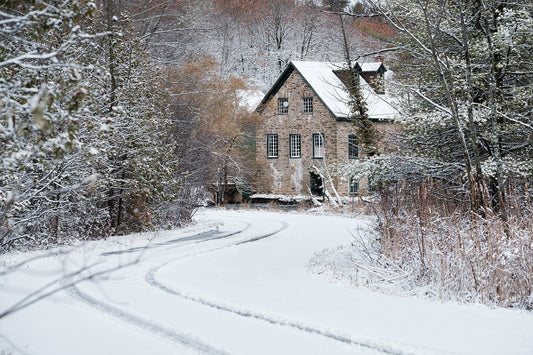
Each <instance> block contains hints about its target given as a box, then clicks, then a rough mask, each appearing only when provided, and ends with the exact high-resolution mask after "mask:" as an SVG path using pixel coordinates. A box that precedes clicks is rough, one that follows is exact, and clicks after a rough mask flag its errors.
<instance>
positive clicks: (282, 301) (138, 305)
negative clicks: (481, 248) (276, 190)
mask: <svg viewBox="0 0 533 355" xmlns="http://www.w3.org/2000/svg"><path fill="white" fill-rule="evenodd" d="M197 219H198V224H197V226H195V227H191V228H189V229H187V230H181V231H169V232H162V233H160V234H158V235H156V236H148V237H149V238H150V239H151V240H150V242H149V243H148V244H146V237H147V235H144V236H129V237H122V238H120V239H117V238H112V239H109V240H107V241H99V242H91V243H86V244H84V245H83V246H82V247H80V248H78V249H76V250H75V251H73V252H71V253H69V254H68V255H66V256H45V257H41V258H36V259H35V260H32V261H31V262H28V263H26V264H24V265H22V266H21V267H19V268H17V269H15V270H13V271H10V272H9V273H7V274H4V275H0V294H1V298H0V311H2V310H4V309H6V308H7V307H9V306H10V305H12V304H13V303H14V302H16V301H17V300H19V299H20V298H21V297H22V296H24V295H27V294H29V293H31V292H32V291H34V290H36V289H39V288H40V287H41V286H42V285H45V284H46V283H48V282H51V281H53V280H55V279H57V278H58V277H61V275H65V274H67V273H68V272H72V271H75V270H78V269H79V268H80V267H83V266H85V265H89V264H93V263H94V264H95V266H94V267H92V268H91V269H90V271H91V272H92V273H94V272H98V271H103V270H107V269H112V268H114V267H116V266H120V265H128V264H129V263H130V262H134V263H133V264H132V265H128V266H125V267H123V268H120V269H118V270H116V271H114V272H112V273H110V274H104V276H105V277H103V278H102V277H101V278H95V279H91V280H87V281H83V282H79V283H76V284H75V285H74V286H69V287H66V289H65V290H63V291H61V292H59V293H56V294H54V295H52V296H50V297H48V298H46V299H44V300H41V301H39V302H37V303H35V304H33V305H31V306H29V307H27V308H25V309H23V310H20V311H18V312H16V313H14V314H11V315H9V316H7V317H5V318H3V319H0V354H3V352H2V351H5V353H13V354H54V355H57V354H117V353H119V352H121V353H127V354H189V353H208V354H226V353H227V354H532V353H533V315H532V314H531V312H521V311H516V310H505V309H489V308H487V307H483V306H466V305H458V304H454V303H437V302H430V301H425V300H421V299H414V298H407V297H403V298H402V297H396V296H388V295H383V294H378V293H374V292H371V291H368V290H365V289H358V288H347V287H344V286H342V285H339V284H335V283H332V282H330V281H329V280H327V279H325V278H323V277H320V276H319V275H313V274H311V273H310V272H309V271H308V269H307V263H308V261H309V259H310V258H311V257H312V256H313V254H314V253H316V252H318V251H320V250H322V249H323V248H335V247H336V246H338V245H341V244H348V243H350V241H351V235H350V233H349V231H350V230H353V229H354V228H355V227H356V226H357V225H364V224H365V223H366V222H365V220H363V219H353V218H352V219H350V218H343V217H328V216H310V215H298V214H278V213H268V212H250V211H246V212H243V211H218V210H204V211H201V212H200V213H199V214H198V216H197ZM215 227H216V228H215ZM24 257H26V256H24ZM3 258H4V261H5V262H6V264H7V265H11V264H13V263H14V262H15V261H17V260H18V259H21V258H23V256H4V257H3ZM83 275H87V273H84V274H80V275H75V276H73V277H81V276H83ZM72 280H73V279H64V280H62V285H66V286H68V284H69V281H72Z"/></svg>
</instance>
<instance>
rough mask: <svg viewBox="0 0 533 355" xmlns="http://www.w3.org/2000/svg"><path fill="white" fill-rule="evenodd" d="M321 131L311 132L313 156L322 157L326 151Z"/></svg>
mask: <svg viewBox="0 0 533 355" xmlns="http://www.w3.org/2000/svg"><path fill="white" fill-rule="evenodd" d="M324 141H325V139H324V134H323V133H313V158H324V155H325V153H326V148H325V142H324Z"/></svg>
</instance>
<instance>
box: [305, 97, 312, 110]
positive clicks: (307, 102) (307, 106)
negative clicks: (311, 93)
mask: <svg viewBox="0 0 533 355" xmlns="http://www.w3.org/2000/svg"><path fill="white" fill-rule="evenodd" d="M303 104H304V113H313V98H312V97H304V98H303Z"/></svg>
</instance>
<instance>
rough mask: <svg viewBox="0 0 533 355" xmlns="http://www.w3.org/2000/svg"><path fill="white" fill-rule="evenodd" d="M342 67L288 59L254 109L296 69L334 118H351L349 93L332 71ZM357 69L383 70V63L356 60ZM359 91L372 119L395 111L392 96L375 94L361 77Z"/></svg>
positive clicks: (259, 108)
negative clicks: (358, 61) (276, 78)
mask: <svg viewBox="0 0 533 355" xmlns="http://www.w3.org/2000/svg"><path fill="white" fill-rule="evenodd" d="M345 67H346V65H345V64H343V63H332V62H302V61H293V62H290V63H289V64H288V65H287V66H286V67H285V70H284V71H283V73H282V74H281V75H280V77H279V78H278V80H276V82H275V83H274V85H273V86H272V87H271V88H270V90H269V91H268V93H267V94H266V95H265V97H264V98H263V100H262V101H261V103H260V104H259V107H258V108H257V111H259V112H261V111H262V110H263V107H264V106H265V105H266V104H267V103H268V101H269V100H270V99H271V98H272V97H273V96H274V95H276V93H277V92H278V90H279V89H280V88H281V87H282V86H283V84H284V83H285V81H286V80H287V79H288V78H289V76H290V75H291V73H292V72H293V71H294V70H296V71H297V72H298V73H299V74H300V75H301V76H302V78H303V80H304V81H305V82H306V83H307V84H308V85H309V87H310V88H311V89H312V90H313V91H314V93H315V95H316V96H317V97H318V98H319V99H320V100H321V101H322V102H323V103H324V105H325V106H326V107H327V108H328V110H329V111H330V112H331V114H332V115H333V116H335V118H337V119H338V120H343V119H347V118H349V117H351V116H352V115H351V108H350V106H349V105H348V102H349V94H348V91H347V90H346V87H345V86H344V84H343V83H342V81H341V80H340V79H339V77H338V76H337V75H336V74H335V72H338V71H340V70H343V69H344V68H345ZM356 69H357V70H358V71H359V72H378V73H383V72H385V71H386V68H385V66H384V65H383V63H363V64H362V65H360V64H358V63H356ZM360 83H361V90H362V94H363V97H364V98H365V100H366V102H367V106H368V115H369V117H370V118H371V119H373V120H392V119H394V118H395V117H396V116H397V115H398V111H397V110H396V109H395V108H394V107H393V106H392V104H391V103H392V102H393V99H392V98H391V97H390V95H388V94H377V93H376V92H375V91H374V89H372V87H371V86H370V85H369V84H368V83H367V82H366V81H365V80H364V79H362V78H361V80H360Z"/></svg>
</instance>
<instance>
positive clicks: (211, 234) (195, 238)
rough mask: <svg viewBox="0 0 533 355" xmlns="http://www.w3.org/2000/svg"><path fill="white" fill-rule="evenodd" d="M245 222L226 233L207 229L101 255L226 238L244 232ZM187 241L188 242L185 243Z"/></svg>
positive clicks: (249, 225)
mask: <svg viewBox="0 0 533 355" xmlns="http://www.w3.org/2000/svg"><path fill="white" fill-rule="evenodd" d="M245 224H246V227H245V228H243V229H240V230H238V231H234V232H229V233H228V232H220V231H217V230H210V231H207V232H202V233H198V234H194V235H191V236H189V237H184V238H178V239H173V240H168V241H165V242H158V243H154V244H150V245H146V246H142V247H134V248H129V249H123V250H116V251H110V252H106V253H102V254H101V255H102V256H110V255H123V254H131V253H136V252H144V251H146V250H149V249H154V248H158V247H163V246H170V247H169V248H166V250H168V249H173V248H179V247H182V246H185V245H191V244H198V243H205V242H208V241H211V240H218V239H223V238H228V237H231V236H234V235H236V234H240V233H242V232H244V231H245V230H247V229H249V228H250V227H251V226H252V224H251V223H247V222H246V223H245ZM187 242H190V243H187ZM173 244H174V245H173ZM176 244H177V245H176ZM171 245H172V246H171Z"/></svg>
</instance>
